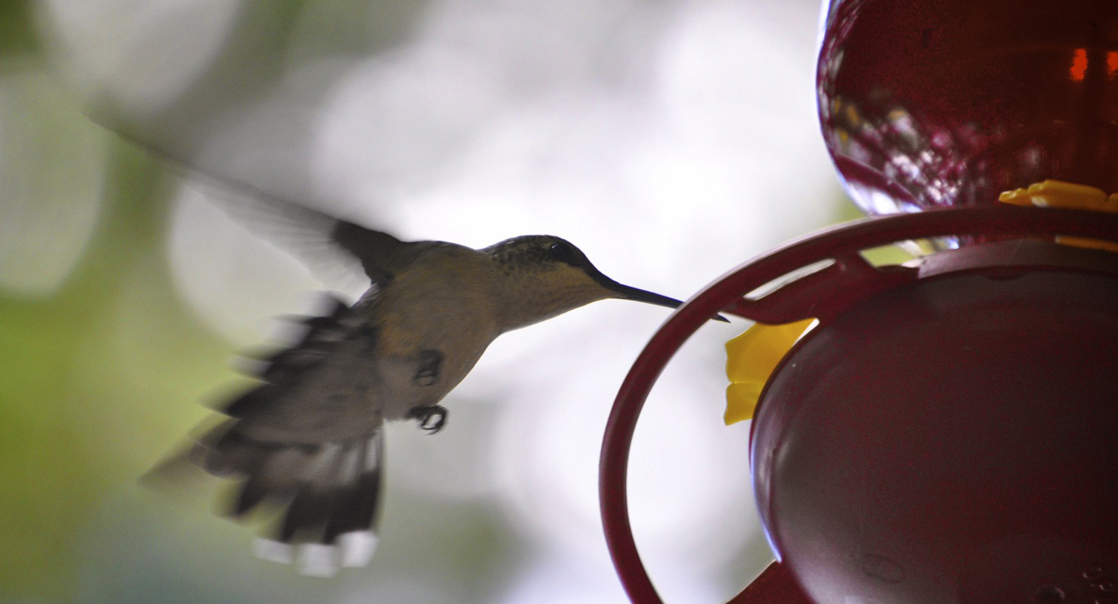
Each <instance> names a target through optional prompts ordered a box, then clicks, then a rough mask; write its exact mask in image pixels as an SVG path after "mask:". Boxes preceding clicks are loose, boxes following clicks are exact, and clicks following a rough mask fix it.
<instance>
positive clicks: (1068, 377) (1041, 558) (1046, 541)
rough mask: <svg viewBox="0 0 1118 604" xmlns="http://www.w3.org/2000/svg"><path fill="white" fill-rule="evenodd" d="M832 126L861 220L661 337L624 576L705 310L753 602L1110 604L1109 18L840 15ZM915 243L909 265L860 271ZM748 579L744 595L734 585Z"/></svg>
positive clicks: (1048, 9) (607, 449)
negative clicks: (723, 325) (644, 492)
mask: <svg viewBox="0 0 1118 604" xmlns="http://www.w3.org/2000/svg"><path fill="white" fill-rule="evenodd" d="M824 11H825V22H824V23H825V26H824V37H823V40H822V43H821V50H820V56H819V64H818V73H817V81H818V94H819V112H820V118H821V122H822V125H823V135H824V139H825V141H826V144H827V147H828V149H829V151H830V153H831V156H832V158H833V160H834V164H835V166H836V168H837V170H838V172H839V175H840V177H841V179H842V180H843V182H844V185H845V186H846V188H847V191H848V192H849V193H850V195H851V197H852V198H853V199H854V201H855V202H856V203H857V204H858V205H859V206H860V207H861V208H862V209H863V210H865V211H866V212H867V213H868V214H870V215H871V217H870V218H868V219H866V220H862V221H858V222H855V223H851V224H848V225H843V226H839V227H835V228H832V229H830V230H827V231H824V232H822V233H817V234H815V235H812V236H808V237H804V238H802V239H800V240H797V241H794V242H792V243H790V244H788V245H786V246H784V247H781V248H779V249H777V250H774V251H771V252H768V253H766V254H763V255H761V256H759V257H757V258H755V259H753V260H751V261H749V262H747V263H745V264H743V265H741V266H739V267H737V268H736V269H734V270H732V271H730V272H729V273H727V274H726V276H724V277H723V278H722V279H720V280H718V281H717V282H715V283H713V284H712V285H710V286H708V287H707V288H706V289H704V290H703V291H701V292H700V293H699V294H697V295H696V296H695V297H694V298H692V299H691V300H690V301H689V302H688V303H687V304H685V305H684V306H683V307H682V308H680V309H679V310H678V311H677V312H676V313H675V314H674V315H673V316H672V317H671V318H670V319H669V320H668V321H667V322H666V323H665V324H664V325H663V326H662V327H661V329H660V330H659V331H658V332H657V333H656V334H655V335H654V336H653V337H652V339H651V341H650V342H649V343H648V345H647V346H646V347H645V349H644V351H643V352H642V353H641V355H640V356H639V357H638V359H637V360H636V362H635V363H634V365H633V367H632V369H631V370H630V372H629V374H628V376H627V378H626V380H625V382H624V383H623V385H622V387H621V389H620V392H619V393H618V396H617V399H616V401H615V403H614V408H613V412H612V414H611V416H610V421H609V424H608V426H607V430H606V434H605V440H604V443H603V450H602V460H601V475H600V481H601V482H600V488H601V503H602V516H603V521H604V524H605V531H606V537H607V541H608V544H609V547H610V551H611V554H612V555H613V559H614V563H615V566H616V568H617V571H618V574H619V576H620V578H621V580H622V583H623V584H624V586H625V588H626V590H627V592H628V594H629V596H630V597H631V599H632V600H633V601H635V602H642V603H644V602H659V598H658V596H657V594H656V591H655V589H654V587H653V584H652V582H651V580H650V579H649V578H648V576H647V574H646V573H645V572H644V569H643V567H642V565H641V562H640V558H639V555H638V553H637V550H636V547H635V544H634V542H633V538H632V534H631V532H630V529H629V523H628V512H627V503H626V490H625V486H626V471H625V470H626V464H627V458H628V448H629V443H630V441H631V438H632V435H633V432H634V430H635V426H636V420H637V416H638V414H639V412H640V408H641V406H642V404H643V402H644V400H645V398H646V397H647V395H648V393H649V392H650V390H651V389H652V387H653V385H654V382H655V381H656V379H657V377H658V375H659V373H660V372H661V370H662V369H663V368H664V366H665V365H666V364H667V363H668V362H669V360H670V359H671V357H672V355H673V354H674V353H675V351H676V350H677V349H678V348H679V347H680V346H681V345H682V344H683V342H684V341H686V340H687V339H688V338H689V337H690V336H691V334H693V333H694V332H695V331H697V330H698V328H699V327H700V326H701V325H703V324H704V323H705V321H706V319H707V318H709V317H710V316H711V315H712V314H713V313H716V312H722V313H727V314H733V315H737V316H740V317H744V318H748V319H751V320H753V321H755V322H756V324H755V326H754V327H753V328H751V329H750V330H749V331H748V332H746V333H745V334H743V335H742V336H740V337H739V338H736V339H735V340H733V341H731V342H730V343H729V344H728V345H727V349H728V351H729V355H730V358H729V362H728V375H729V377H730V379H731V385H730V387H729V389H728V403H729V404H728V407H727V410H726V420H727V422H733V421H738V420H741V419H752V425H751V432H750V442H749V456H750V465H751V469H752V474H753V486H754V492H755V498H756V504H757V507H758V511H759V514H760V517H761V520H762V523H763V527H764V529H765V531H766V535H767V536H768V538H769V543H770V544H771V546H772V549H773V552H774V554H775V556H776V558H777V561H776V562H774V563H773V565H771V566H770V567H769V568H768V569H767V570H766V571H764V572H763V573H762V575H761V576H759V577H758V578H757V579H755V580H754V581H753V582H752V584H750V585H749V586H748V587H746V589H745V590H744V591H743V592H742V593H741V594H739V595H738V596H737V597H735V598H734V599H733V600H732V601H733V602H736V603H739V604H746V603H758V604H760V603H765V604H782V603H784V604H801V603H802V604H811V603H818V604H824V603H827V604H829V603H839V604H850V603H867V604H868V603H894V602H905V603H917V604H918V603H934V604H950V603H960V604H985V603H989V602H1021V603H1037V604H1063V603H1066V604H1108V603H1118V195H1116V193H1118V3H1115V2H1113V0H1075V1H1071V0H1069V1H1068V2H1062V3H1053V2H1047V1H1044V0H982V1H979V0H922V1H920V2H903V1H900V0H836V1H834V2H830V3H825V4H824ZM898 244H899V245H902V246H905V247H907V248H908V249H910V250H916V254H915V257H914V258H913V259H912V260H911V261H909V262H904V263H900V264H884V265H882V264H878V263H873V262H871V261H869V260H867V257H870V255H868V254H867V253H866V252H867V250H872V249H874V248H879V247H881V246H889V245H898ZM743 582H745V579H743Z"/></svg>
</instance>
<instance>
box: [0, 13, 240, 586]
mask: <svg viewBox="0 0 1118 604" xmlns="http://www.w3.org/2000/svg"><path fill="white" fill-rule="evenodd" d="M29 7H30V3H29V2H22V1H20V2H5V3H2V4H0V69H4V70H11V69H27V68H34V66H35V65H36V64H37V62H38V61H41V57H39V56H38V54H37V53H38V48H39V45H38V44H37V41H36V38H35V34H34V28H33V27H32V24H31V22H30V19H31V11H30V8H29ZM0 75H4V74H3V73H2V72H0ZM74 112H78V108H77V106H75V107H74ZM26 119H29V120H36V119H46V118H45V117H44V116H43V115H29V116H26ZM51 126H52V125H51V124H49V123H43V124H41V128H42V130H43V132H44V133H49V132H50V131H51ZM103 136H104V137H106V139H107V141H109V144H108V145H107V149H108V157H107V161H108V171H107V177H106V181H105V183H104V185H105V189H104V193H103V205H102V211H101V213H100V215H99V217H98V222H97V226H96V230H95V232H94V236H93V238H92V240H91V242H90V244H89V246H88V247H86V248H85V250H84V252H83V255H82V258H81V259H80V261H79V263H78V265H77V268H76V269H75V270H74V271H72V273H71V274H70V275H69V277H68V279H67V280H66V281H65V282H64V283H63V284H62V286H61V287H60V288H58V289H57V290H55V291H54V292H53V293H52V294H51V295H49V296H47V297H28V296H23V295H17V294H15V293H13V292H5V291H3V290H0V485H3V487H2V488H0V535H3V539H0V602H10V601H13V600H27V601H57V600H64V599H67V598H68V597H69V596H70V594H71V590H72V589H73V587H74V580H75V573H74V570H75V566H76V563H77V560H76V557H77V555H78V552H79V543H80V541H81V540H82V539H83V538H84V537H85V535H83V530H84V527H85V526H87V524H88V521H89V517H90V516H91V514H92V513H93V512H94V511H95V509H96V508H97V506H98V505H100V504H101V501H102V498H103V496H104V494H105V493H106V491H107V490H109V489H111V488H113V487H114V486H119V485H120V484H122V483H125V482H129V481H134V480H135V479H136V477H137V476H138V475H139V474H140V473H141V472H142V471H143V469H144V468H145V467H146V466H147V465H148V464H150V463H151V462H152V461H154V460H155V459H156V458H157V457H158V455H159V452H160V451H162V450H163V448H164V447H166V444H167V443H169V442H173V441H174V440H175V439H176V438H177V437H178V436H179V434H178V433H179V432H180V430H181V425H182V423H183V422H184V421H186V422H189V421H192V420H191V419H190V418H188V417H186V416H187V415H188V414H189V415H190V416H195V417H196V416H198V415H200V413H201V409H199V408H197V407H196V406H194V405H191V404H190V403H189V402H188V401H189V400H190V399H195V400H196V399H197V397H198V394H199V388H200V387H203V385H204V384H206V383H213V381H214V380H215V379H220V376H221V375H222V374H223V370H222V363H221V362H220V361H217V359H219V358H220V357H221V356H223V355H224V354H226V353H227V346H226V345H224V344H222V343H221V341H220V340H219V339H217V338H216V337H215V336H213V335H212V334H210V333H208V332H207V331H206V330H204V329H201V328H200V327H199V325H197V324H196V323H195V322H194V321H193V320H192V319H191V318H190V316H189V314H188V313H187V312H186V311H185V309H184V308H183V307H182V306H181V305H180V304H179V302H178V301H177V298H176V296H175V294H174V292H173V289H172V285H171V282H170V278H169V276H168V273H167V270H166V266H165V264H166V260H165V253H164V251H163V248H164V244H163V231H164V222H165V221H164V214H165V211H166V199H167V196H168V193H169V187H168V186H167V183H166V179H165V177H164V176H163V175H162V172H161V169H160V168H159V167H158V166H157V165H155V164H154V163H153V161H152V160H150V159H149V158H147V157H146V156H145V155H144V154H142V153H140V152H137V151H135V150H133V149H130V148H129V147H127V146H126V145H124V144H123V143H120V142H117V141H116V140H115V137H113V136H112V135H110V134H108V133H104V134H103ZM5 161H8V162H13V161H15V160H13V158H11V157H8V158H5ZM16 164H17V167H18V169H20V170H27V169H31V170H36V169H37V170H44V171H48V172H50V173H59V174H65V173H66V169H67V166H64V165H63V166H55V165H36V164H35V163H34V162H31V163H28V162H18V161H16ZM54 210H55V211H57V208H55V209H54ZM10 211H15V210H14V209H13V208H12V207H11V205H10V204H9V203H7V202H6V200H4V199H0V220H5V218H6V213H7V212H10ZM44 211H50V209H49V208H45V209H44Z"/></svg>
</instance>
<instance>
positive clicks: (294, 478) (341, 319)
mask: <svg viewBox="0 0 1118 604" xmlns="http://www.w3.org/2000/svg"><path fill="white" fill-rule="evenodd" d="M304 324H305V325H306V327H307V331H306V334H305V335H304V336H303V338H302V339H301V341H299V342H298V343H297V344H295V345H294V346H292V347H291V348H288V349H285V350H282V351H280V352H279V353H277V354H275V355H274V356H272V357H271V358H270V359H267V360H266V365H265V368H264V369H263V370H262V371H261V373H260V376H259V377H260V378H261V380H262V383H260V384H259V385H257V386H256V387H254V388H252V389H251V390H249V391H248V392H246V393H244V394H243V395H241V396H240V397H238V398H236V399H235V400H233V401H232V402H230V403H228V404H227V405H226V406H225V408H224V410H223V412H224V413H225V415H227V416H229V419H228V420H226V421H225V422H224V423H222V424H221V425H219V426H218V427H217V428H215V429H213V430H211V431H209V432H208V433H206V434H205V435H203V436H202V437H201V438H198V439H197V440H196V441H195V443H194V445H193V446H192V447H191V448H190V450H189V451H187V452H185V453H183V454H181V455H179V456H178V457H176V458H173V459H172V460H171V461H169V462H165V463H164V464H162V465H161V466H159V467H158V468H156V469H155V470H154V471H153V473H154V474H157V475H158V474H161V473H162V474H164V476H162V477H161V478H163V479H167V478H170V479H174V476H171V473H177V472H178V471H180V470H181V468H182V466H183V465H184V462H186V461H188V462H189V463H191V464H193V465H194V466H196V467H198V468H201V469H202V470H204V471H205V472H207V473H209V474H211V475H214V476H218V477H223V478H232V479H237V480H240V484H239V486H238V487H237V488H236V494H235V496H234V498H233V501H232V504H231V507H230V509H229V514H230V515H231V516H232V517H234V518H237V519H244V518H247V517H249V516H250V515H251V514H252V513H253V512H254V510H257V509H259V508H276V507H278V508H280V509H282V510H283V514H282V518H281V519H280V521H279V522H278V525H277V527H276V530H275V533H274V536H273V537H272V538H271V539H264V540H262V541H261V542H260V544H259V547H258V550H257V553H258V554H259V555H261V556H262V557H266V558H268V559H272V560H277V561H286V562H291V561H293V559H296V558H297V561H298V562H299V565H300V570H301V571H302V572H304V573H307V574H314V575H329V574H332V573H333V572H335V571H336V570H337V568H338V567H340V566H363V565H364V564H366V563H367V562H368V560H369V558H370V557H371V556H372V553H373V549H374V548H375V545H376V540H377V538H376V534H375V533H376V517H377V509H378V507H379V502H380V490H381V467H382V464H383V460H384V444H383V441H384V437H383V429H382V428H383V425H384V418H383V417H382V415H381V414H380V411H379V409H378V408H377V407H376V406H375V405H374V404H373V401H374V400H375V399H376V397H377V396H378V393H379V392H383V382H382V380H381V378H380V373H379V371H378V360H377V358H376V356H375V354H374V352H375V346H376V333H375V332H374V330H372V328H371V327H370V326H369V325H368V324H367V323H366V322H365V321H364V320H363V319H361V317H360V316H358V315H356V313H354V312H353V311H352V310H351V309H350V308H348V307H347V306H346V305H345V304H344V303H342V302H340V301H335V306H334V309H333V311H332V312H331V313H330V314H329V315H327V316H323V317H314V318H310V319H307V320H305V321H304Z"/></svg>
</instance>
